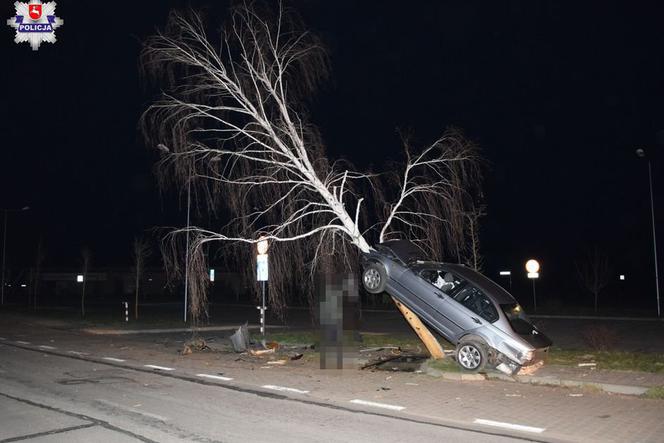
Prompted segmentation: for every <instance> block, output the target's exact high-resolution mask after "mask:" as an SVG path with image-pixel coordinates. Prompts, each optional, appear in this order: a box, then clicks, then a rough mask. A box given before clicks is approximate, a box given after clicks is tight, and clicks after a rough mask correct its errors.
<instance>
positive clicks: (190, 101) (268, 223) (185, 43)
mask: <svg viewBox="0 0 664 443" xmlns="http://www.w3.org/2000/svg"><path fill="white" fill-rule="evenodd" d="M141 60H142V67H143V69H144V70H145V72H146V73H147V74H149V75H150V76H151V77H152V78H155V79H156V80H157V81H158V82H159V84H160V86H162V88H163V90H164V93H163V94H162V95H161V97H160V98H159V99H158V100H157V101H156V102H155V103H153V104H152V105H151V106H150V107H149V108H148V109H147V111H146V112H145V114H144V115H143V118H142V126H143V129H144V132H145V134H146V136H147V141H148V144H149V145H150V146H156V147H158V148H159V150H160V151H161V152H162V154H163V156H162V159H161V161H160V162H159V165H158V171H159V177H160V179H161V180H162V183H163V184H168V183H176V184H178V185H180V186H184V185H192V184H193V185H194V188H195V189H196V198H195V201H196V207H197V208H198V209H199V210H200V211H204V210H210V211H223V213H224V214H226V215H227V217H228V218H229V222H228V223H226V224H225V225H224V226H223V227H221V228H219V229H211V228H206V227H202V226H196V227H189V228H180V229H173V230H172V231H171V232H170V234H169V240H170V241H168V242H167V243H166V244H167V245H168V248H169V250H170V252H171V254H170V256H171V258H172V259H171V260H170V264H171V268H172V269H174V270H175V271H176V272H178V270H180V269H181V265H180V263H181V260H179V259H178V257H181V255H182V254H181V253H179V250H180V248H181V245H182V242H181V241H178V240H177V237H178V236H179V235H180V234H185V233H186V234H187V235H191V241H190V243H189V248H188V250H187V252H186V253H187V254H188V255H187V257H188V259H189V263H190V271H189V272H190V278H189V295H190V312H191V314H192V316H194V317H199V316H202V315H205V292H206V288H205V280H204V278H203V277H204V275H205V273H206V264H205V258H204V256H203V247H204V245H206V244H209V243H211V242H223V243H225V244H230V245H232V246H231V247H233V248H235V249H234V253H233V256H234V257H235V259H236V260H242V261H244V262H245V263H247V262H250V261H251V260H252V257H253V255H254V254H253V253H252V250H251V249H252V248H249V247H247V246H249V245H252V244H254V243H256V242H258V240H259V239H267V240H268V241H270V242H271V243H272V244H273V246H272V247H271V251H270V252H271V263H270V266H271V270H270V274H271V297H270V305H271V306H272V307H273V308H274V309H275V310H277V311H279V309H281V308H283V305H284V299H285V298H284V297H285V295H284V294H285V292H286V290H287V287H288V285H289V284H293V279H292V278H289V276H291V275H293V271H295V270H296V269H298V270H299V272H300V273H301V272H302V271H301V269H302V264H303V263H304V264H305V268H306V269H307V270H308V273H309V275H310V276H312V275H314V272H315V271H316V270H317V269H321V267H323V268H326V269H330V268H334V267H337V268H349V267H352V266H355V264H356V263H357V260H356V257H355V256H356V255H357V254H358V253H365V252H368V251H369V250H370V249H371V241H372V240H377V241H384V240H387V239H391V238H398V237H406V238H410V239H411V240H413V241H415V242H417V243H418V244H419V245H420V246H421V247H422V248H423V249H424V250H426V251H428V252H429V253H430V254H431V255H432V256H434V257H440V256H441V255H442V252H443V251H442V248H443V246H446V247H447V248H449V249H450V250H452V251H454V252H455V253H456V254H458V253H459V251H461V250H464V246H463V245H464V243H465V235H466V234H465V230H464V217H465V216H464V214H465V212H466V211H465V209H466V206H468V202H469V201H471V200H472V199H473V198H474V196H475V195H476V192H475V191H476V190H477V189H478V188H479V183H480V175H479V168H478V160H479V157H478V153H477V149H476V147H475V146H474V145H473V144H472V143H470V142H468V141H467V140H466V139H465V138H464V137H463V136H462V135H461V133H460V132H459V131H455V130H448V131H446V132H445V133H444V134H443V136H441V137H440V138H439V139H438V140H436V141H435V142H434V143H432V144H431V145H429V146H427V147H425V148H424V149H422V150H419V151H417V152H416V151H415V150H413V149H412V148H411V147H409V145H408V143H404V145H405V147H406V148H405V161H404V163H402V164H401V166H400V168H398V169H392V171H393V172H390V173H384V174H379V173H372V172H363V171H357V170H355V168H353V166H352V165H351V164H349V163H348V162H345V161H341V160H334V161H333V160H331V159H329V158H328V156H327V154H326V152H325V148H324V145H323V143H322V141H321V137H320V134H319V132H318V130H317V128H316V126H315V125H314V124H312V123H311V122H310V121H309V120H308V119H307V111H306V103H307V99H308V97H310V96H311V95H312V94H313V93H314V91H315V90H316V88H317V86H318V85H319V83H320V81H321V80H322V79H324V78H325V76H326V75H327V57H326V54H325V51H324V50H323V48H322V45H321V44H320V42H319V40H318V39H317V38H316V36H314V35H313V34H311V33H309V32H307V31H306V30H304V27H303V26H302V25H301V22H300V20H299V19H298V17H297V15H296V14H295V13H294V12H293V11H290V10H286V9H284V8H283V7H282V5H281V4H280V5H279V9H278V11H276V12H275V11H272V10H270V9H267V8H261V7H260V6H256V5H253V4H251V5H249V4H246V3H244V4H241V5H240V6H239V7H237V8H234V9H233V10H232V11H231V16H230V19H229V21H228V23H226V24H225V25H224V26H223V28H222V32H221V38H220V39H219V41H216V40H215V39H209V38H208V33H207V31H206V28H205V25H204V22H203V19H202V17H201V16H200V15H199V14H197V13H195V12H191V13H189V14H187V15H182V14H180V13H177V12H173V13H171V15H170V17H169V21H168V25H167V27H166V28H165V30H164V31H163V32H160V33H158V34H156V35H154V36H152V37H151V38H149V39H148V40H147V41H146V42H145V45H144V48H143V51H142V58H141ZM369 203H370V204H369ZM371 221H373V223H371ZM242 245H244V246H242ZM196 276H198V277H199V278H196ZM273 276H274V278H273ZM303 280H309V281H310V280H311V279H300V280H298V281H297V284H302V285H307V284H310V283H307V282H305V281H303ZM309 288H311V286H309ZM308 292H309V293H311V292H312V291H311V290H309V291H308Z"/></svg>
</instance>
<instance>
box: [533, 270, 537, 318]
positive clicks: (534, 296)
mask: <svg viewBox="0 0 664 443" xmlns="http://www.w3.org/2000/svg"><path fill="white" fill-rule="evenodd" d="M532 281H533V304H534V307H535V312H537V293H536V292H535V279H534V278H533V279H532Z"/></svg>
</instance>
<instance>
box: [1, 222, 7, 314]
mask: <svg viewBox="0 0 664 443" xmlns="http://www.w3.org/2000/svg"><path fill="white" fill-rule="evenodd" d="M4 213H5V227H4V229H3V231H2V289H1V290H0V291H1V292H2V295H1V296H0V304H1V305H4V304H5V257H6V252H7V210H6V209H5V210H4Z"/></svg>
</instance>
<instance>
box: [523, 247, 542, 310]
mask: <svg viewBox="0 0 664 443" xmlns="http://www.w3.org/2000/svg"><path fill="white" fill-rule="evenodd" d="M539 270H540V264H539V262H538V261H537V260H535V259H532V258H531V259H530V260H528V261H527V262H526V271H528V278H529V279H531V280H532V281H533V308H534V310H535V312H537V293H536V292H535V280H537V279H538V278H539Z"/></svg>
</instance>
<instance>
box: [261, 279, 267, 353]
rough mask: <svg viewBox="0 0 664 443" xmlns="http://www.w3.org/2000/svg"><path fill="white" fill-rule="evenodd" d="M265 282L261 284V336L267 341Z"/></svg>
mask: <svg viewBox="0 0 664 443" xmlns="http://www.w3.org/2000/svg"><path fill="white" fill-rule="evenodd" d="M265 283H266V282H265V281H262V282H261V293H262V294H261V298H262V301H261V335H262V336H263V340H265V329H266V327H265V309H266V308H265Z"/></svg>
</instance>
